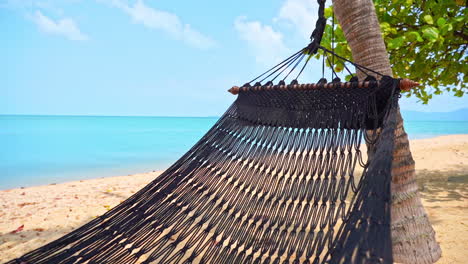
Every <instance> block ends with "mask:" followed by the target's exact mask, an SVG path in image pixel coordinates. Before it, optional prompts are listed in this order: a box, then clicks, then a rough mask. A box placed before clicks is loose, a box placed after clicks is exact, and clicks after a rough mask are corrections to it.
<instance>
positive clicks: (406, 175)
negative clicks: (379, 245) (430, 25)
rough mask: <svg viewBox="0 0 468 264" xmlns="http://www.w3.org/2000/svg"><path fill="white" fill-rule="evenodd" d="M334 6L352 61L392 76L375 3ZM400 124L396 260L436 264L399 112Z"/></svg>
mask: <svg viewBox="0 0 468 264" xmlns="http://www.w3.org/2000/svg"><path fill="white" fill-rule="evenodd" d="M333 5H334V11H335V16H336V18H337V20H338V22H339V23H340V25H341V27H342V29H343V32H344V34H345V37H346V39H347V41H348V43H349V46H350V48H351V53H352V55H353V60H354V61H355V62H356V63H358V64H361V65H364V66H366V67H368V68H371V69H373V70H376V71H379V72H381V73H383V74H386V75H390V76H392V75H393V74H392V69H391V66H390V61H389V58H388V53H387V50H386V48H385V43H384V41H383V39H382V34H381V31H380V25H379V22H378V19H377V15H376V13H375V7H374V4H373V2H372V0H351V1H350V0H333ZM358 76H359V75H358ZM359 77H360V78H361V77H362V76H359ZM397 122H398V123H397V129H396V131H395V150H394V153H393V164H392V186H391V190H392V210H391V219H392V241H393V256H394V261H395V262H400V263H417V264H420V263H421V264H422V263H434V262H436V261H437V260H438V259H439V258H440V256H441V249H440V247H439V244H438V243H437V242H436V240H435V232H434V229H433V228H432V226H431V224H430V222H429V219H428V217H427V214H426V211H425V209H424V207H423V205H422V203H421V198H420V196H419V192H418V186H417V183H416V177H415V167H414V160H413V157H412V155H411V151H410V146H409V141H408V136H407V134H406V132H405V129H404V127H403V119H402V117H401V114H400V111H398V116H397Z"/></svg>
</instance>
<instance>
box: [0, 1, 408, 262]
mask: <svg viewBox="0 0 468 264" xmlns="http://www.w3.org/2000/svg"><path fill="white" fill-rule="evenodd" d="M323 2H324V1H322V3H323ZM319 15H320V19H319V21H318V23H317V29H316V30H315V31H314V33H313V38H314V41H313V42H312V43H311V44H310V45H309V46H307V47H306V48H304V49H302V50H300V51H299V52H297V53H296V54H294V55H293V56H291V57H289V58H288V59H286V60H285V61H283V62H281V63H280V64H278V65H277V66H275V67H273V68H272V69H270V70H269V71H267V72H265V73H264V74H262V75H261V76H259V77H262V78H263V79H262V80H261V81H259V82H257V83H255V84H253V85H251V84H250V83H252V82H253V81H255V80H256V79H254V80H253V81H251V82H250V83H248V84H245V85H244V86H242V87H234V88H233V89H232V90H231V92H233V93H235V94H238V96H237V99H236V101H235V102H234V103H233V104H232V105H231V106H230V107H229V109H228V110H227V111H226V113H225V114H224V115H223V116H222V117H221V118H220V119H219V120H218V122H217V123H216V124H215V125H214V126H213V127H212V128H211V129H210V130H209V131H208V132H207V133H206V135H205V136H203V137H202V138H201V139H200V141H199V142H198V143H196V144H195V146H193V147H192V148H191V149H190V150H189V151H188V152H187V153H186V154H185V155H184V156H182V157H181V158H180V159H179V160H178V161H177V162H176V163H175V164H174V165H172V166H171V167H170V168H169V169H167V170H166V171H165V172H164V173H162V174H161V175H160V176H158V177H157V178H156V179H155V180H154V181H152V182H151V183H150V184H148V185H147V186H146V187H144V188H143V189H142V190H140V191H139V192H138V193H136V194H134V195H133V196H131V197H130V198H129V199H127V200H126V201H124V202H122V203H121V204H119V205H118V206H117V207H115V208H113V209H112V210H110V211H109V212H107V213H106V214H104V215H102V216H100V217H97V218H95V219H94V220H92V221H91V222H89V223H87V224H85V225H84V226H82V227H80V228H78V229H77V230H75V231H73V232H71V233H69V234H67V235H65V236H63V237H62V238H59V239H58V240H55V241H53V242H51V243H49V244H47V245H45V246H43V247H41V248H38V249H36V250H34V251H32V252H30V253H27V254H26V255H24V256H22V257H20V258H18V259H15V260H11V261H9V262H7V263H8V264H13V263H16V264H40V263H89V264H91V263H98V264H101V263H122V264H127V263H373V264H374V263H393V260H392V241H391V228H390V206H391V205H390V204H391V193H390V182H391V167H392V154H393V150H394V132H395V129H396V113H397V108H398V98H399V95H400V80H398V79H393V78H391V77H388V76H383V77H382V76H380V77H379V78H380V80H377V79H376V78H373V77H370V76H369V77H368V78H366V80H363V81H360V82H359V81H358V80H357V79H356V78H355V77H354V78H352V79H351V81H350V82H345V83H343V82H341V81H340V80H339V79H338V78H334V79H333V82H331V83H327V82H326V80H325V79H321V80H320V81H319V82H318V83H317V84H299V83H298V81H297V77H299V75H300V74H301V73H302V71H303V70H304V68H305V66H306V65H307V63H308V62H309V59H310V58H311V56H312V55H313V54H315V53H316V52H317V50H321V51H322V52H323V55H324V57H326V54H327V53H328V54H332V55H335V54H333V53H332V52H331V51H329V50H327V49H325V48H323V47H321V46H320V45H319V43H320V38H321V35H322V33H323V27H324V25H325V24H324V23H325V21H324V19H323V5H322V6H321V8H320V9H319ZM337 57H338V58H340V59H343V58H341V57H339V56H337ZM304 58H305V59H304ZM327 59H328V57H327ZM343 60H344V59H343ZM344 61H345V60H344ZM348 62H349V61H348ZM301 63H304V65H303V66H302V67H298V68H297V69H298V70H297V71H299V73H298V74H297V76H296V78H295V79H293V80H292V82H290V84H289V85H286V84H285V79H286V78H287V77H288V76H291V73H292V72H294V71H295V69H296V66H300V65H301ZM353 65H354V66H355V67H356V69H357V70H360V71H363V72H365V73H366V74H367V73H374V74H376V75H379V74H378V73H376V72H374V71H372V70H371V69H367V68H365V67H362V66H360V65H357V64H353ZM286 69H289V70H288V71H286ZM346 69H348V68H346ZM280 74H283V75H285V77H284V78H283V79H282V80H281V81H280V82H279V83H278V84H277V85H273V82H272V81H273V80H274V79H275V78H277V77H278V76H279V75H280ZM332 77H333V75H332ZM268 78H270V79H269V81H268V82H266V83H265V84H263V85H262V84H261V82H263V81H265V80H267V79H268ZM363 144H366V145H367V149H368V152H369V153H370V154H369V155H363V153H362V152H361V145H363Z"/></svg>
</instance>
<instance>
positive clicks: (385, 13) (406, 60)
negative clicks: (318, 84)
mask: <svg viewBox="0 0 468 264" xmlns="http://www.w3.org/2000/svg"><path fill="white" fill-rule="evenodd" d="M374 4H375V8H376V11H377V15H378V18H379V22H380V27H381V30H382V34H383V37H384V40H385V44H386V46H387V50H388V52H389V55H390V62H391V64H392V68H393V73H394V75H395V77H401V78H410V79H412V80H417V81H419V82H420V83H421V84H422V85H421V86H420V87H419V88H418V89H416V90H413V91H411V92H408V93H407V94H406V95H407V96H411V95H415V96H417V97H418V98H420V99H421V101H422V102H423V103H427V102H428V100H429V99H431V98H432V96H433V94H435V95H437V94H441V93H442V92H444V91H446V92H450V93H453V94H454V95H455V96H459V97H461V96H463V94H465V93H468V89H467V84H468V76H467V73H468V55H467V49H468V25H467V21H468V9H467V8H466V0H443V1H441V0H374ZM325 16H326V17H327V18H329V19H328V24H327V26H326V29H325V34H324V37H323V39H322V45H323V46H324V47H326V48H328V49H332V48H333V47H332V41H331V40H332V36H334V40H335V41H334V51H335V52H336V53H337V54H338V55H341V56H343V57H345V58H348V59H351V58H352V57H351V50H350V48H349V47H348V44H347V42H346V39H345V37H344V34H343V31H342V30H341V28H340V26H339V25H338V22H337V21H336V20H335V28H334V30H332V19H331V18H332V17H333V7H332V6H331V7H329V8H327V9H326V10H325ZM334 61H335V66H334V68H335V71H337V72H341V71H343V70H344V65H343V63H342V62H341V61H340V60H334ZM327 64H328V63H327ZM347 78H349V76H347Z"/></svg>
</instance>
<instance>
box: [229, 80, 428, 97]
mask: <svg viewBox="0 0 468 264" xmlns="http://www.w3.org/2000/svg"><path fill="white" fill-rule="evenodd" d="M379 83H380V82H379V81H362V82H331V83H325V84H322V83H304V84H289V85H257V86H241V87H239V86H233V87H232V88H231V89H229V90H228V92H230V93H232V94H234V95H236V94H239V92H246V91H247V90H249V91H262V90H310V89H318V88H368V87H369V86H372V85H379ZM417 86H419V83H417V82H415V81H413V80H410V79H401V80H400V86H399V87H400V90H402V91H409V90H410V89H412V88H414V87H417Z"/></svg>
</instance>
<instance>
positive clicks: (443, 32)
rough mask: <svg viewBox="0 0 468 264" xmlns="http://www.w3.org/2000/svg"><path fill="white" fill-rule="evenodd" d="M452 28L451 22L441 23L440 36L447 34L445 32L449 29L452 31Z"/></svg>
mask: <svg viewBox="0 0 468 264" xmlns="http://www.w3.org/2000/svg"><path fill="white" fill-rule="evenodd" d="M452 30H453V26H452V24H445V25H443V26H442V28H441V29H440V34H441V35H442V36H445V35H447V33H448V32H449V31H452Z"/></svg>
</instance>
